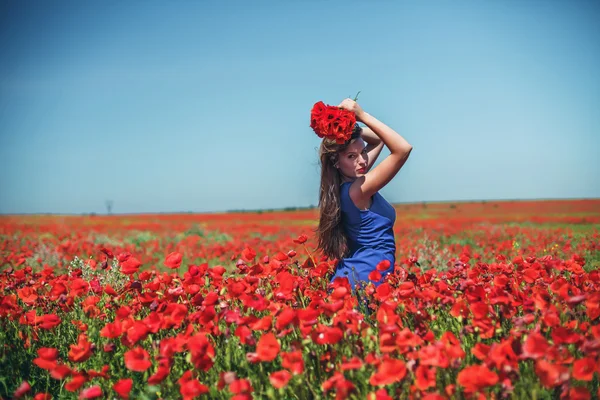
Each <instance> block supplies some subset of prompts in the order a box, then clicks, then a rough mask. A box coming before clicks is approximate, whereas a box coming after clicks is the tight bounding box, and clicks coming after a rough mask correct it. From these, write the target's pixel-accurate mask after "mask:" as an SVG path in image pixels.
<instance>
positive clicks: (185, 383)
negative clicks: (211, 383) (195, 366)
mask: <svg viewBox="0 0 600 400" xmlns="http://www.w3.org/2000/svg"><path fill="white" fill-rule="evenodd" d="M177 382H178V383H179V393H181V396H183V398H184V400H191V399H193V398H195V397H198V396H200V395H201V394H204V393H208V386H205V385H203V384H201V383H200V382H199V381H198V380H197V379H194V378H193V377H192V371H186V372H185V373H184V374H183V375H182V376H181V378H179V380H178V381H177Z"/></svg>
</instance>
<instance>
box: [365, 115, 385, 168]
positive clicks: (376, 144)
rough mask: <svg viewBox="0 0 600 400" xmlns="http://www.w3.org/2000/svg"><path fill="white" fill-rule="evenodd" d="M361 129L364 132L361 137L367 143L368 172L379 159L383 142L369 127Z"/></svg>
mask: <svg viewBox="0 0 600 400" xmlns="http://www.w3.org/2000/svg"><path fill="white" fill-rule="evenodd" d="M361 129H362V132H361V134H360V137H362V139H363V140H364V141H365V142H366V143H367V147H366V150H367V159H368V160H369V162H368V163H367V171H370V170H371V167H372V166H373V164H375V161H376V160H377V157H379V153H381V149H383V141H382V140H381V139H380V138H379V136H377V135H376V134H375V132H373V131H372V130H371V128H369V127H368V126H364V127H362V128H361Z"/></svg>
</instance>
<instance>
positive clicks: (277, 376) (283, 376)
mask: <svg viewBox="0 0 600 400" xmlns="http://www.w3.org/2000/svg"><path fill="white" fill-rule="evenodd" d="M291 378H292V374H290V373H289V372H288V371H286V370H282V371H277V372H273V373H272V374H271V375H269V381H270V382H271V385H273V387H274V388H275V389H281V388H283V387H285V386H286V385H287V384H288V382H289V380H290V379H291Z"/></svg>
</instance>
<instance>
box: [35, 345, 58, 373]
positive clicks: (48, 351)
mask: <svg viewBox="0 0 600 400" xmlns="http://www.w3.org/2000/svg"><path fill="white" fill-rule="evenodd" d="M37 353H38V356H39V357H38V358H36V359H34V360H33V363H34V364H35V365H37V366H38V367H40V368H42V369H47V370H51V369H53V368H56V359H57V358H58V350H57V349H55V348H52V347H42V348H40V349H38V351H37Z"/></svg>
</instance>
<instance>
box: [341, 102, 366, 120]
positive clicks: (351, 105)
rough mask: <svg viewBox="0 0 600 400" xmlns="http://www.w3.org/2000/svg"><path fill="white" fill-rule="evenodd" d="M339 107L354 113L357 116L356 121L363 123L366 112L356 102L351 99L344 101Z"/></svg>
mask: <svg viewBox="0 0 600 400" xmlns="http://www.w3.org/2000/svg"><path fill="white" fill-rule="evenodd" d="M338 107H340V108H343V109H344V110H348V111H352V112H353V113H354V115H356V120H357V121H360V122H362V120H363V116H364V115H365V112H364V111H363V109H362V107H361V106H359V105H358V103H357V102H356V101H354V100H352V99H350V98H348V99H344V101H342V102H341V103H340V104H339V105H338Z"/></svg>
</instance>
